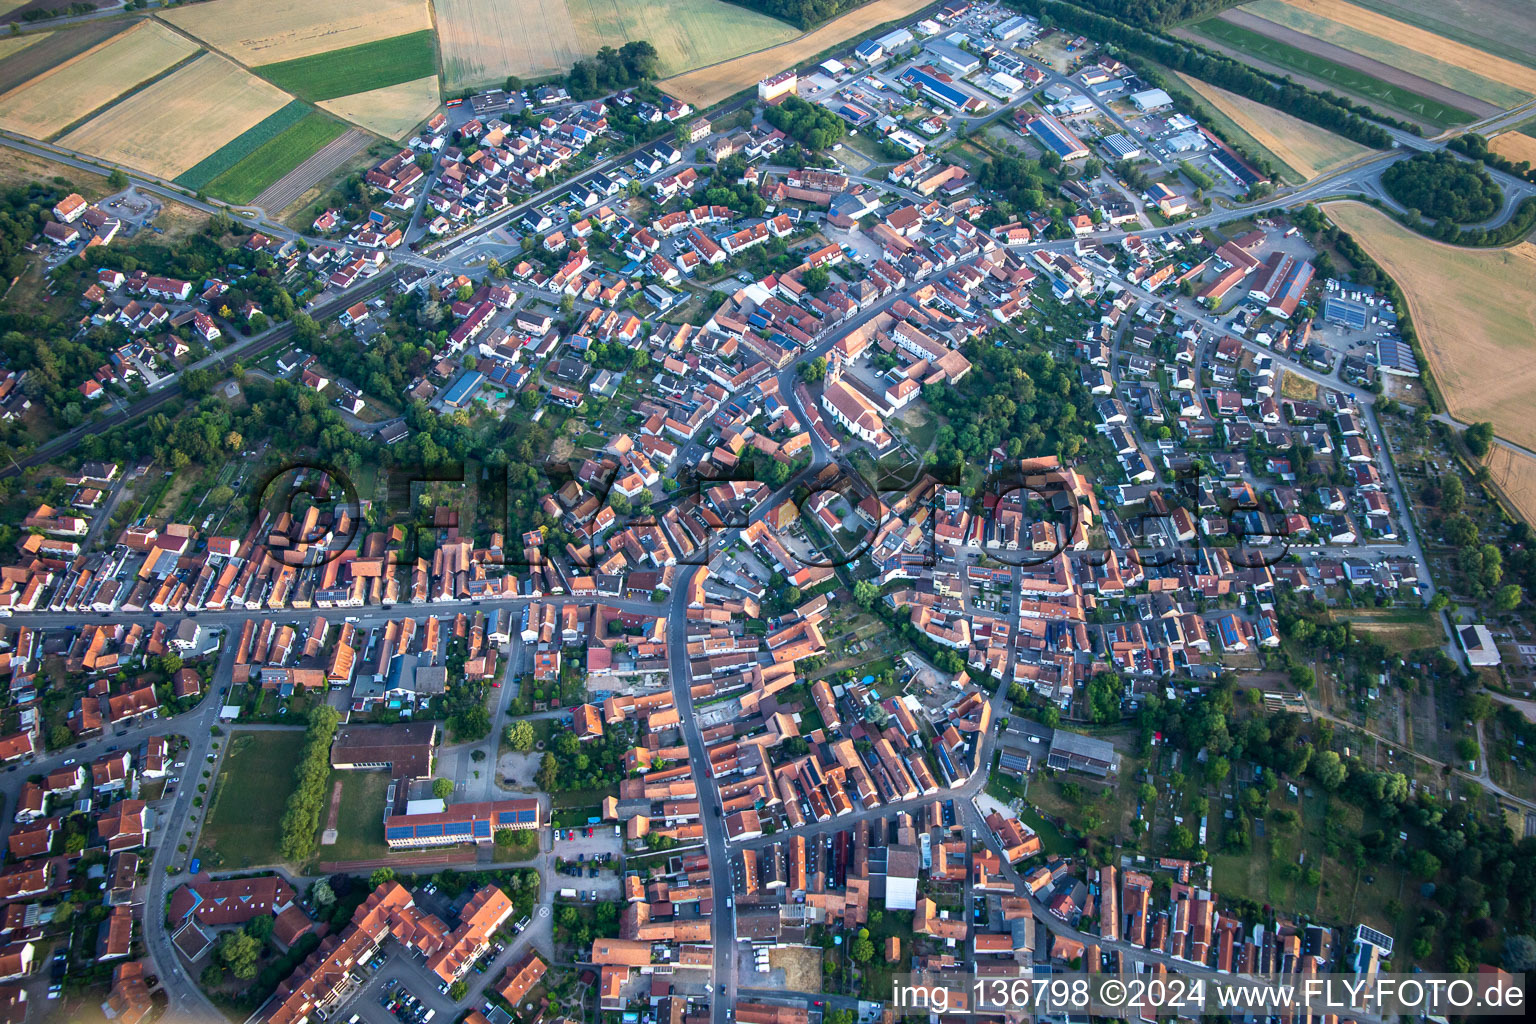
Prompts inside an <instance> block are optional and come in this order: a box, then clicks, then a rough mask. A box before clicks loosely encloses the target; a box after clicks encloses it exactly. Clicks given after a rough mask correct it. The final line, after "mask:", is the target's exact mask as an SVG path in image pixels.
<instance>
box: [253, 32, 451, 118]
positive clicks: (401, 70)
mask: <svg viewBox="0 0 1536 1024" xmlns="http://www.w3.org/2000/svg"><path fill="white" fill-rule="evenodd" d="M255 71H256V73H257V74H258V75H261V76H262V77H263V78H265V79H267V80H268V81H270V82H272V83H274V84H276V85H277V86H278V88H280V89H286V90H287V91H288V92H291V93H293V94H294V95H295V96H302V97H304V98H305V99H307V100H316V101H318V100H330V99H335V98H336V97H337V96H351V95H353V94H354V93H360V92H369V91H371V90H373V89H382V88H384V87H385V86H390V85H399V84H400V83H401V82H410V81H415V80H416V79H418V78H424V77H426V76H428V75H435V74H437V54H436V52H435V51H434V50H433V48H432V33H431V32H430V31H422V32H411V33H408V34H406V35H403V36H391V37H390V38H388V39H376V40H374V41H372V42H368V43H359V44H357V45H356V46H348V47H346V48H344V49H339V50H328V51H326V52H325V53H317V54H315V55H313V56H310V57H299V58H296V59H294V60H287V61H282V62H280V63H276V64H262V65H259V66H258V67H256V68H255Z"/></svg>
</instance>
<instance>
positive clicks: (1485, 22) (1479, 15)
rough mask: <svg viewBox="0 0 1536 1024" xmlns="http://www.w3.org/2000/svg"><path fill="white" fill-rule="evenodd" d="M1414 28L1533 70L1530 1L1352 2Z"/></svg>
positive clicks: (1534, 27) (1534, 25)
mask: <svg viewBox="0 0 1536 1024" xmlns="http://www.w3.org/2000/svg"><path fill="white" fill-rule="evenodd" d="M1352 2H1353V3H1354V5H1355V6H1356V7H1364V8H1367V9H1369V10H1372V11H1375V12H1376V13H1377V14H1384V15H1386V16H1388V17H1390V18H1395V19H1397V20H1398V21H1401V22H1403V23H1405V24H1408V25H1412V26H1414V27H1415V28H1420V29H1423V30H1424V31H1426V32H1430V33H1433V34H1434V35H1437V36H1443V37H1445V38H1446V39H1454V40H1456V41H1457V42H1458V43H1465V44H1466V45H1468V46H1471V47H1473V48H1474V49H1478V50H1483V51H1485V52H1487V53H1494V54H1498V55H1499V56H1500V57H1507V58H1508V59H1510V60H1512V61H1515V62H1517V63H1519V64H1525V65H1527V66H1530V67H1536V10H1533V9H1532V7H1531V4H1530V0H1435V2H1434V3H1432V4H1429V3H1425V2H1424V0H1352Z"/></svg>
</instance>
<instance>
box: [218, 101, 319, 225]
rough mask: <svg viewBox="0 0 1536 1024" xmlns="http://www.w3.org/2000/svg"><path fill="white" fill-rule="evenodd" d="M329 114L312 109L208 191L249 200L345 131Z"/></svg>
mask: <svg viewBox="0 0 1536 1024" xmlns="http://www.w3.org/2000/svg"><path fill="white" fill-rule="evenodd" d="M346 127H347V126H346V125H344V124H342V123H341V122H340V121H338V120H336V119H335V118H334V117H330V116H329V115H326V114H320V113H311V114H309V115H308V116H306V117H305V118H304V119H303V120H301V121H299V122H298V123H296V124H294V125H293V126H292V127H290V128H289V129H288V130H287V131H285V132H283V133H282V134H281V135H277V136H275V137H273V138H270V139H268V140H267V141H266V142H263V143H262V144H261V145H259V146H257V147H256V148H255V149H254V150H252V151H251V153H250V155H248V156H247V157H246V158H245V159H243V160H241V161H240V162H239V163H237V164H235V165H234V166H233V167H231V168H230V169H229V170H227V171H225V172H224V173H223V174H221V175H219V176H218V177H217V178H214V179H213V180H212V181H210V182H208V185H207V188H208V191H209V192H211V193H213V194H214V195H216V196H218V197H219V198H221V199H227V200H229V201H230V202H232V203H248V202H250V201H251V200H252V199H255V198H256V197H257V196H259V195H261V193H262V192H263V190H265V189H266V187H267V186H268V185H270V184H272V183H273V182H274V181H277V180H278V179H279V178H281V177H282V176H283V175H285V174H287V173H288V172H289V171H291V170H293V169H294V168H295V167H297V166H299V164H301V163H303V162H304V161H305V160H307V159H309V157H310V156H311V155H312V154H313V153H314V152H315V151H316V150H318V149H319V148H320V147H321V146H324V145H325V144H326V143H328V142H330V141H331V140H332V139H334V138H335V137H336V136H338V135H340V134H341V133H342V132H344V131H346Z"/></svg>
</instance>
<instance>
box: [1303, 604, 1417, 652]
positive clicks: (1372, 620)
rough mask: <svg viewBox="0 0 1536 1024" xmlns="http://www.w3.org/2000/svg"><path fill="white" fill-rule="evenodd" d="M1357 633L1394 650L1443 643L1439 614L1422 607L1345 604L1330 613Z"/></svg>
mask: <svg viewBox="0 0 1536 1024" xmlns="http://www.w3.org/2000/svg"><path fill="white" fill-rule="evenodd" d="M1329 618H1330V619H1331V620H1332V621H1334V622H1348V623H1350V624H1351V626H1352V627H1353V629H1354V631H1355V632H1356V633H1360V634H1363V635H1365V636H1369V637H1372V638H1374V639H1376V640H1380V641H1381V642H1382V643H1383V644H1386V645H1387V647H1389V648H1391V649H1392V650H1394V651H1416V650H1420V649H1422V648H1425V647H1438V646H1440V645H1441V644H1443V643H1445V630H1443V629H1442V628H1441V627H1440V622H1439V620H1438V618H1437V617H1436V616H1434V615H1432V614H1431V613H1430V612H1429V611H1427V610H1425V609H1423V608H1408V607H1404V608H1347V609H1335V610H1334V611H1333V612H1331V613H1330V614H1329Z"/></svg>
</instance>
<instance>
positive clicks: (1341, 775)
mask: <svg viewBox="0 0 1536 1024" xmlns="http://www.w3.org/2000/svg"><path fill="white" fill-rule="evenodd" d="M1311 769H1312V777H1313V778H1314V779H1316V780H1317V784H1318V785H1320V786H1322V787H1323V788H1324V789H1326V790H1328V791H1329V792H1332V791H1334V790H1336V789H1338V788H1339V787H1340V786H1342V785H1344V780H1345V779H1346V778H1348V777H1349V768H1348V767H1347V766H1346V765H1345V764H1344V761H1343V759H1342V758H1340V757H1339V755H1338V753H1337V752H1335V751H1332V750H1325V751H1323V752H1322V753H1321V754H1318V755H1317V756H1316V757H1314V758H1313V759H1312V765H1311Z"/></svg>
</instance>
